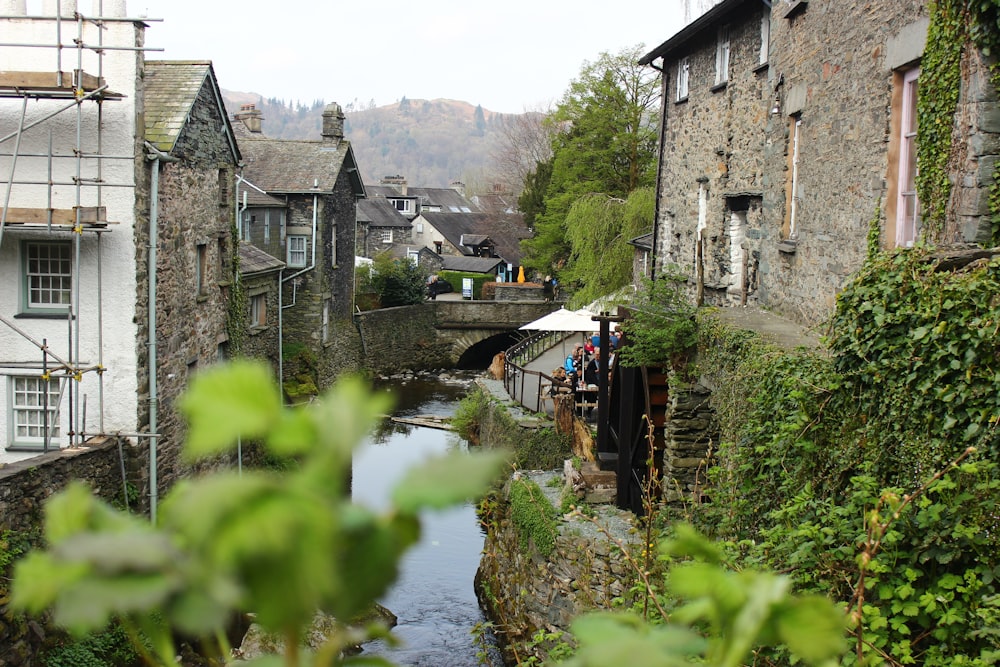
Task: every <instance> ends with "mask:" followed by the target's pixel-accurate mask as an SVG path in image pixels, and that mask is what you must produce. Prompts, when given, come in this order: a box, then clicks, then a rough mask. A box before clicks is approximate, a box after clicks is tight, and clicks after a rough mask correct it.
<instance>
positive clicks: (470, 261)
mask: <svg viewBox="0 0 1000 667" xmlns="http://www.w3.org/2000/svg"><path fill="white" fill-rule="evenodd" d="M503 263H504V260H503V259H502V258H500V257H465V256H458V255H441V268H442V269H443V270H444V271H465V272H468V273H495V270H496V268H497V267H498V266H499V265H501V264H503Z"/></svg>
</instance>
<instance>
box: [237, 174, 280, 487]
mask: <svg viewBox="0 0 1000 667" xmlns="http://www.w3.org/2000/svg"><path fill="white" fill-rule="evenodd" d="M240 167H242V163H241V164H240ZM245 180H246V179H245V178H243V174H236V239H235V241H236V247H235V248H234V250H235V251H236V255H237V256H239V254H240V243H242V242H243V216H244V215H245V214H246V211H247V191H246V190H244V191H243V205H242V206H240V183H242V182H243V181H245ZM239 280H240V274H239V272H238V271H236V272H234V273H233V281H234V283H235V284H236V289H237V290H238V289H239V283H238V281H239ZM278 291H281V290H280V288H279V290H278ZM234 293H235V292H234ZM236 471H237V474H238V475H239V476H240V477H242V476H243V438H242V437H241V436H236Z"/></svg>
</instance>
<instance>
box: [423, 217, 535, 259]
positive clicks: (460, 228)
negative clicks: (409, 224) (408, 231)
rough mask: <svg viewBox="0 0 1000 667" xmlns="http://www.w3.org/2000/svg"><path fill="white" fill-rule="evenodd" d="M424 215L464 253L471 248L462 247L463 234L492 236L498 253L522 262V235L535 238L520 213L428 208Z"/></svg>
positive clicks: (523, 237)
mask: <svg viewBox="0 0 1000 667" xmlns="http://www.w3.org/2000/svg"><path fill="white" fill-rule="evenodd" d="M421 217H422V218H423V219H424V220H426V221H427V223H428V224H429V225H431V226H432V227H434V229H436V230H437V231H438V232H439V233H440V234H441V235H442V236H444V237H445V238H446V239H448V242H449V243H451V244H452V245H453V246H455V247H456V248H459V249H460V250H461V251H462V252H463V253H464V252H471V251H468V250H467V249H466V248H463V247H462V235H463V234H464V235H465V236H466V237H467V239H468V237H469V236H471V235H476V234H481V235H484V236H489V237H490V239H492V240H493V243H494V244H495V249H496V252H497V254H498V255H500V257H502V258H503V259H504V260H506V261H507V262H509V263H511V264H514V265H515V266H517V265H519V264H520V263H521V239H526V238H531V232H529V231H528V228H527V226H526V225H525V224H524V217H523V216H521V215H520V214H515V215H502V214H492V213H444V212H441V213H434V212H425V213H422V214H421Z"/></svg>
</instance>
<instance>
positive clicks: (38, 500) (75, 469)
mask: <svg viewBox="0 0 1000 667" xmlns="http://www.w3.org/2000/svg"><path fill="white" fill-rule="evenodd" d="M122 452H123V453H124V457H125V458H124V465H125V469H126V471H127V475H128V476H129V478H130V479H136V478H137V474H136V473H137V471H136V470H135V468H136V466H137V465H138V459H137V456H136V453H137V452H136V449H135V448H134V447H133V446H132V445H130V444H129V443H128V442H125V443H124V445H123V449H122ZM121 467H122V460H121V459H120V458H119V454H118V441H117V440H116V439H114V438H102V439H99V440H92V441H89V443H88V446H86V447H79V448H74V449H63V450H60V451H57V452H52V453H49V454H43V455H41V456H38V457H35V458H32V459H30V460H27V461H21V462H19V463H13V464H9V465H6V466H4V467H3V468H0V534H3V533H4V532H6V531H13V532H14V533H17V534H19V535H20V536H28V537H32V536H33V537H34V538H35V539H39V538H40V533H39V529H40V528H41V520H42V514H43V512H42V509H43V504H44V502H45V501H46V500H47V499H48V498H49V497H51V496H52V495H54V494H55V493H57V492H58V491H60V490H62V489H63V488H64V487H65V486H66V484H68V483H69V482H70V481H74V480H78V481H82V482H85V483H86V484H88V485H89V486H90V488H91V489H93V491H94V492H95V493H96V494H97V495H98V496H100V497H101V498H103V499H104V500H105V501H108V502H121V499H122V488H123V487H122V474H121ZM12 541H13V540H12ZM7 548H8V544H7V543H5V542H3V541H0V551H5V550H7ZM9 583H10V573H9V572H2V573H0V666H6V665H11V666H13V665H23V666H32V665H38V664H40V663H39V662H38V661H37V654H38V651H39V649H41V648H42V647H44V646H45V645H46V643H47V642H48V641H51V640H52V639H54V636H53V635H52V634H51V630H49V629H47V628H46V627H45V623H44V621H42V620H41V619H30V618H28V617H25V616H24V615H21V614H15V613H13V612H12V611H10V610H9V609H8V608H7V605H6V602H7V599H8V595H9V590H8V586H9Z"/></svg>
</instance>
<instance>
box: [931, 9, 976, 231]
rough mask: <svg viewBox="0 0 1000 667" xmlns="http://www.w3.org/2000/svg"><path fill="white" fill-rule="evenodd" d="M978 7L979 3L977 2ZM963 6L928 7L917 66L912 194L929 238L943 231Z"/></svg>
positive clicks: (959, 74) (959, 78) (963, 40)
mask: <svg viewBox="0 0 1000 667" xmlns="http://www.w3.org/2000/svg"><path fill="white" fill-rule="evenodd" d="M976 2H978V0H976ZM963 4H964V0H934V2H932V3H930V7H929V12H930V16H931V22H930V27H929V28H928V31H927V46H926V48H925V49H924V55H923V58H921V60H920V95H919V96H918V98H917V123H918V127H917V135H918V137H919V139H920V140H919V141H918V142H917V164H919V165H920V169H919V170H918V172H917V176H916V185H917V194H918V197H919V199H920V205H921V207H922V209H923V211H922V215H921V220H922V223H923V225H924V233H925V234H926V235H928V236H929V237H931V238H933V236H934V234H937V233H940V232H941V231H942V229H943V228H944V218H945V208H946V207H947V204H948V198H949V196H950V194H951V180H950V179H949V177H948V176H949V174H948V160H949V158H950V156H951V142H952V132H953V131H954V122H955V121H954V119H955V109H956V108H957V107H958V96H959V92H960V90H961V82H962V70H961V66H962V62H961V61H962V48H963V47H964V46H965V43H966V41H967V33H966V28H965V16H964V12H962V11H961V9H962V5H963Z"/></svg>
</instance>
